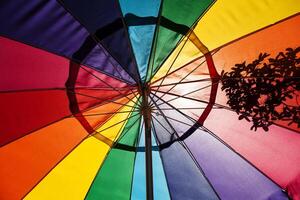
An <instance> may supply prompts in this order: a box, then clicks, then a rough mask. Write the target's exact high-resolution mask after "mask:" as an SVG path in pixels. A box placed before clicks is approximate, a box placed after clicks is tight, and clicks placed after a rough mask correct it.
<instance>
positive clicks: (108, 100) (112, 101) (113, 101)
mask: <svg viewBox="0 0 300 200" xmlns="http://www.w3.org/2000/svg"><path fill="white" fill-rule="evenodd" d="M70 92H71V93H74V94H78V95H82V96H85V97H90V98H93V99H97V100H101V101H102V102H111V103H115V104H119V105H123V106H127V107H134V106H130V105H128V104H123V103H119V102H116V100H110V99H106V100H103V99H100V98H98V97H94V96H91V95H86V94H82V93H79V92H73V91H70ZM129 95H131V94H128V95H126V96H127V99H128V96H129ZM118 97H119V98H118V99H120V98H124V97H125V96H118ZM134 98H135V97H133V98H132V99H134ZM132 99H131V101H132ZM133 102H134V101H133ZM134 103H135V102H134Z"/></svg>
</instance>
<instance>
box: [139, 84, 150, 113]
mask: <svg viewBox="0 0 300 200" xmlns="http://www.w3.org/2000/svg"><path fill="white" fill-rule="evenodd" d="M150 91H151V89H150V87H149V85H148V84H144V85H142V86H141V88H140V95H141V96H142V103H141V105H140V112H141V114H142V115H143V116H144V118H146V119H150V118H151V112H152V107H151V105H150V104H149V101H148V100H149V99H148V98H149V95H150Z"/></svg>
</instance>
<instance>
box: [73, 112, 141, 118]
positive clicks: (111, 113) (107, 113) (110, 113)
mask: <svg viewBox="0 0 300 200" xmlns="http://www.w3.org/2000/svg"><path fill="white" fill-rule="evenodd" d="M131 112H138V111H117V112H106V113H101V112H100V113H93V114H87V115H82V116H84V117H90V116H99V115H113V114H121V113H131ZM71 117H75V116H71Z"/></svg>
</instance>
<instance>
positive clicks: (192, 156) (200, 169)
mask: <svg viewBox="0 0 300 200" xmlns="http://www.w3.org/2000/svg"><path fill="white" fill-rule="evenodd" d="M154 96H156V95H154ZM156 97H157V96H156ZM150 98H151V99H152V97H151V96H150ZM157 98H158V97H157ZM152 100H153V99H152ZM154 104H155V106H156V107H157V108H158V110H159V112H160V113H161V115H162V116H163V118H164V119H165V121H166V122H167V123H168V125H169V126H170V127H171V128H172V130H173V131H174V133H175V135H176V137H177V138H180V137H179V135H178V133H177V131H176V130H175V128H174V127H173V126H172V124H171V123H170V122H169V120H168V119H167V118H166V116H165V114H164V113H163V111H161V110H160V108H159V107H158V106H157V104H156V102H154ZM171 136H172V135H171ZM175 141H177V142H178V143H179V144H181V146H182V147H183V148H184V149H185V150H186V152H187V153H188V155H189V156H190V157H191V159H192V160H193V162H194V164H195V165H196V167H197V168H198V170H199V172H200V173H201V174H202V176H203V177H204V178H205V180H206V182H207V183H208V184H209V186H210V187H211V188H212V190H213V191H214V193H215V194H216V196H217V197H218V199H221V198H220V196H219V194H218V193H217V191H216V190H215V188H214V187H213V185H212V184H211V182H210V181H209V179H208V178H207V176H206V175H205V173H204V171H203V169H202V168H201V166H200V164H199V163H198V162H197V160H196V159H195V157H194V155H193V154H192V152H191V151H190V150H189V148H188V146H187V145H186V144H185V142H184V141H181V140H176V139H175Z"/></svg>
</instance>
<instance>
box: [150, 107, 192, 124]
mask: <svg viewBox="0 0 300 200" xmlns="http://www.w3.org/2000/svg"><path fill="white" fill-rule="evenodd" d="M160 110H161V111H163V110H162V109H160ZM173 110H174V109H173ZM155 114H158V115H160V114H159V113H157V112H156V113H155ZM153 117H154V116H153ZM165 117H166V118H167V119H170V120H173V121H176V122H178V123H181V124H184V125H187V126H192V124H188V123H185V122H183V121H180V120H177V119H175V118H173V117H170V116H167V115H166V114H165Z"/></svg>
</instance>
